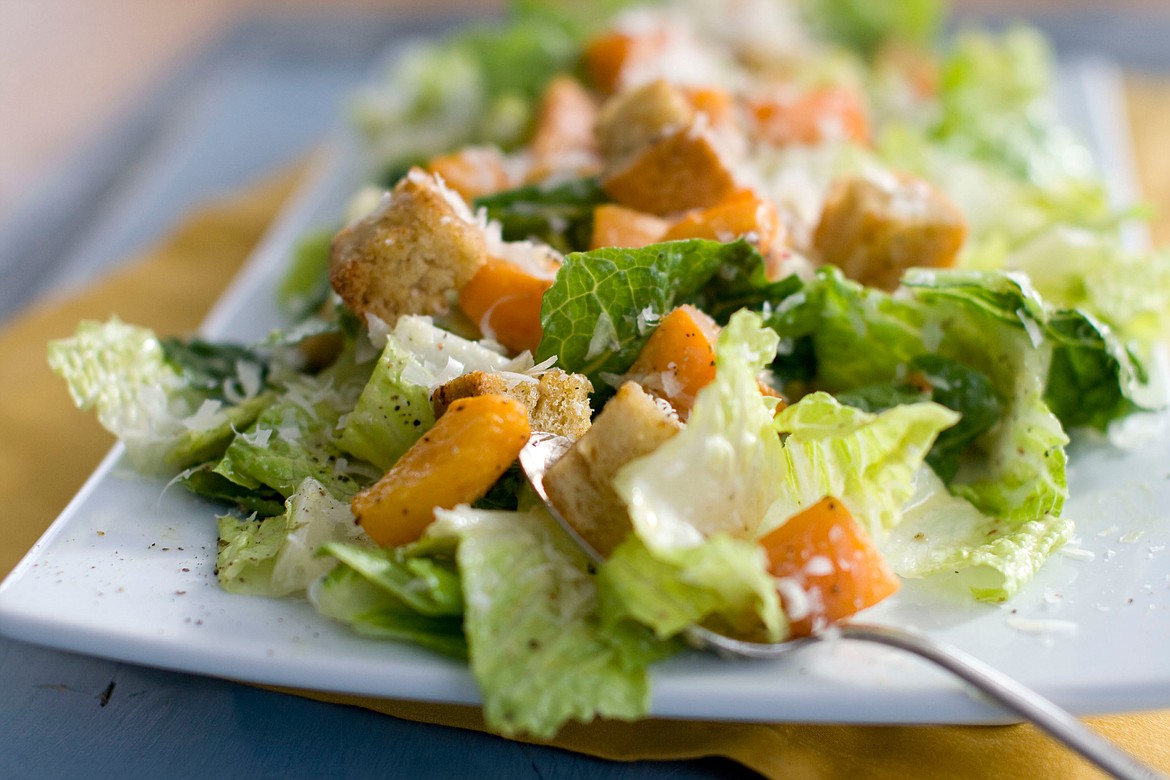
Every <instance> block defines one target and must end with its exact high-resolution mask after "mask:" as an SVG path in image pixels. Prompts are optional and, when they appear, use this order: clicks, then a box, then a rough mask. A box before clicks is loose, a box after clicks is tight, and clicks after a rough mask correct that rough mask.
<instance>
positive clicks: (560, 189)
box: [474, 179, 609, 252]
mask: <svg viewBox="0 0 1170 780" xmlns="http://www.w3.org/2000/svg"><path fill="white" fill-rule="evenodd" d="M608 202H609V196H608V195H606V194H605V192H604V191H603V190H602V189H601V186H600V185H599V184H598V182H597V180H596V179H575V180H573V181H567V182H563V183H559V184H554V185H545V184H529V185H526V186H523V187H518V188H516V189H512V190H506V191H504V192H498V193H494V194H492V195H485V196H483V197H480V198H476V200H475V203H474V207H475V208H476V209H480V208H483V209H486V210H487V216H488V219H491V220H495V221H496V222H499V223H500V228H501V234H502V236H503V238H504V240H505V241H530V240H537V241H543V242H544V243H546V244H549V245H550V246H552V247H553V248H555V249H557V250H558V251H560V252H579V251H583V250H585V249H588V248H589V242H590V239H591V238H592V236H593V210H594V209H595V208H596V207H597V206H598V205H599V204H601V203H608Z"/></svg>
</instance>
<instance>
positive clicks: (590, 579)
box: [49, 0, 1170, 737]
mask: <svg viewBox="0 0 1170 780" xmlns="http://www.w3.org/2000/svg"><path fill="white" fill-rule="evenodd" d="M604 5H605V12H604V13H602V12H601V11H599V10H598V8H596V7H591V8H590V9H589V10H588V11H587V12H586V11H579V10H575V9H574V8H573V6H572V5H571V4H568V3H556V2H551V0H550V1H547V2H537V1H536V0H529V1H528V2H518V3H517V4H516V5H515V7H514V9H513V13H512V19H511V21H510V23H509V24H508V25H506V26H502V27H494V28H484V29H474V30H471V31H468V32H463V33H460V34H458V35H456V36H454V37H451V38H449V39H446V40H443V41H438V42H431V43H428V44H425V45H419V46H417V47H415V48H412V49H411V50H409V51H408V52H406V53H405V54H404V55H403V56H402V57H400V58H399V59H397V60H396V61H395V63H394V64H393V66H392V67H391V68H390V69H389V71H388V72H387V73H386V74H385V75H384V77H383V78H382V79H381V80H379V81H377V82H376V83H374V84H372V85H371V86H370V87H369V88H368V89H367V90H366V91H365V92H363V93H362V94H361V95H359V96H358V97H357V99H356V101H355V104H354V107H353V111H354V121H355V123H356V125H357V126H358V127H359V128H360V130H361V132H362V134H363V136H364V137H365V138H366V140H367V141H368V144H367V146H368V151H369V154H370V156H371V159H372V160H373V161H374V162H375V164H374V165H373V166H371V170H372V171H374V173H373V174H372V175H371V183H370V185H369V186H368V187H367V188H364V189H363V190H362V191H360V192H358V193H356V194H355V196H354V198H353V200H352V202H351V205H350V208H349V213H348V214H346V215H338V218H339V222H338V224H337V225H334V226H330V227H328V228H327V229H324V230H322V231H320V232H319V233H316V234H312V235H308V236H306V237H305V238H304V240H303V241H302V242H301V244H300V246H299V248H298V250H297V252H296V254H295V256H294V257H292V258H290V264H289V271H288V274H287V277H286V279H285V281H284V283H283V285H282V287H281V289H280V290H279V295H280V299H281V301H282V304H283V305H284V307H285V308H286V310H287V312H288V315H289V319H288V322H287V324H286V325H284V326H282V327H281V328H280V329H278V330H276V331H273V333H272V334H271V335H270V336H269V337H268V338H267V339H266V340H265V341H263V342H262V343H257V344H229V343H210V342H207V341H205V340H202V339H199V338H175V337H169V336H160V335H158V334H155V333H153V332H152V331H150V330H149V329H146V328H142V327H137V326H134V325H129V324H126V323H122V322H120V321H118V320H116V319H115V320H111V321H108V322H105V323H97V322H87V323H83V324H81V326H80V327H79V328H78V331H77V333H76V335H75V336H73V337H72V338H69V339H64V340H61V341H57V342H53V343H52V344H50V346H49V362H50V364H51V365H52V366H53V368H54V369H55V370H56V371H57V372H58V373H60V374H61V375H62V377H63V378H64V379H65V381H66V382H67V383H68V385H69V388H70V390H71V392H72V394H73V397H74V399H75V400H76V402H77V404H78V405H79V406H80V407H82V408H91V409H93V410H95V411H96V413H97V415H98V417H99V419H100V420H101V422H102V423H103V425H105V426H106V427H107V428H108V429H109V430H111V431H112V432H113V433H115V434H116V435H117V436H118V437H119V439H120V440H121V441H122V442H123V443H124V445H125V453H126V456H127V458H128V459H129V460H130V462H131V463H132V464H133V465H134V466H135V467H136V468H137V469H139V470H140V471H142V472H143V473H146V474H152V475H156V476H158V477H159V479H160V485H161V484H162V483H163V482H165V481H166V480H170V482H169V483H168V485H169V484H179V485H182V486H183V487H184V488H186V489H188V490H190V491H192V492H193V493H195V494H197V495H200V496H203V497H206V498H207V499H209V500H210V501H212V502H214V504H209V507H210V506H214V507H216V508H215V509H214V510H212V509H210V508H209V512H208V522H209V524H210V523H211V522H212V516H213V515H215V514H218V517H217V519H216V520H215V522H216V527H217V533H218V538H219V547H218V556H217V569H216V575H217V577H218V580H219V583H220V585H221V586H222V587H223V588H224V589H225V590H228V591H230V592H233V593H238V594H241V595H245V596H260V597H270V598H283V597H288V598H300V597H304V598H308V599H309V601H310V602H311V603H312V604H313V605H314V606H315V607H316V609H317V610H318V611H319V612H320V613H321V614H322V615H323V616H325V617H327V618H329V619H332V620H336V621H339V622H341V623H343V624H345V625H347V626H349V627H350V628H351V629H352V630H353V631H355V632H358V633H360V634H363V635H367V636H370V637H372V638H378V639H386V640H394V641H402V642H412V643H415V644H418V645H421V646H423V647H425V648H428V649H429V650H432V651H434V652H436V653H440V654H444V655H447V656H450V657H452V658H456V659H460V660H462V661H465V662H466V663H467V664H468V666H469V668H470V670H471V672H472V674H473V675H474V677H475V680H476V681H477V683H478V685H479V688H480V691H481V693H482V697H483V702H484V713H485V718H486V720H487V722H488V724H489V725H490V726H491V727H492V728H494V729H495V730H497V731H499V732H500V733H502V734H505V735H516V734H529V735H532V736H536V737H551V736H552V735H554V734H555V733H556V732H557V730H558V729H559V728H560V727H561V726H562V725H563V724H564V723H565V722H567V721H570V720H579V721H589V720H591V719H593V718H595V717H606V718H623V719H633V718H637V717H640V716H642V715H644V714H645V713H646V712H647V709H648V706H649V699H650V686H649V679H650V678H649V671H650V669H651V667H652V665H653V664H654V663H655V662H657V661H660V660H662V659H664V658H666V657H668V656H670V655H673V654H675V653H678V652H682V651H684V643H683V642H682V641H681V637H682V636H683V635H684V633H685V632H686V630H687V629H688V628H689V627H691V626H695V625H700V624H701V625H703V626H706V627H708V628H712V629H714V630H717V631H720V632H723V633H726V634H729V635H733V636H736V637H740V638H744V639H751V640H759V641H783V640H785V639H788V638H790V637H794V636H801V635H806V634H809V633H813V632H818V631H822V630H824V629H826V627H830V626H831V625H832V624H833V622H835V621H838V620H841V619H844V618H847V617H849V616H851V615H853V614H855V613H857V612H859V611H861V610H864V609H866V608H868V607H870V606H872V605H873V604H876V603H878V602H880V601H881V600H883V599H885V598H887V597H889V596H890V595H892V594H893V593H895V592H896V591H897V590H898V588H899V583H900V582H901V581H902V580H903V579H906V578H916V579H926V580H927V581H928V582H937V583H938V584H939V588H940V589H943V588H946V589H948V590H951V591H953V590H955V586H956V584H957V585H959V586H960V587H961V590H962V591H963V592H964V593H965V594H966V595H965V596H964V597H965V598H968V599H975V600H983V601H988V602H1001V601H1005V600H1008V599H1010V598H1012V596H1013V595H1014V594H1016V593H1017V592H1019V591H1020V589H1021V588H1024V587H1026V585H1027V583H1028V581H1029V580H1030V579H1031V578H1032V577H1033V575H1034V574H1035V573H1036V572H1037V571H1038V570H1039V568H1040V567H1041V566H1042V565H1043V564H1044V562H1045V560H1046V559H1048V558H1049V557H1050V556H1051V555H1052V554H1053V552H1054V551H1055V550H1057V549H1058V548H1060V546H1061V545H1063V544H1064V543H1066V542H1067V541H1068V540H1069V539H1070V538H1072V535H1073V533H1074V528H1073V524H1072V522H1071V521H1070V520H1069V519H1067V518H1065V517H1062V508H1063V504H1064V501H1065V499H1066V498H1067V495H1068V483H1067V478H1066V467H1067V461H1068V456H1067V451H1066V445H1068V443H1069V442H1070V437H1071V436H1093V435H1099V434H1100V433H1103V432H1108V431H1109V430H1110V428H1111V426H1113V424H1114V423H1116V422H1117V421H1119V420H1122V419H1123V418H1127V417H1129V416H1131V415H1133V414H1135V413H1138V412H1141V411H1143V410H1146V409H1149V408H1151V407H1153V406H1155V405H1157V404H1158V402H1159V399H1158V393H1157V392H1156V388H1155V387H1153V386H1152V383H1151V382H1150V381H1149V376H1150V373H1151V367H1152V366H1154V365H1156V363H1157V360H1158V355H1159V352H1158V350H1159V345H1160V344H1161V342H1162V341H1163V340H1164V339H1165V337H1166V336H1167V333H1168V332H1170V322H1168V321H1167V320H1168V318H1170V263H1167V258H1166V257H1165V255H1164V254H1162V253H1158V252H1135V251H1132V250H1130V249H1128V248H1126V247H1124V246H1123V245H1122V242H1121V237H1120V236H1121V228H1122V226H1123V225H1124V224H1125V223H1126V222H1127V221H1128V220H1130V219H1133V218H1135V217H1136V215H1135V214H1133V213H1129V212H1118V211H1116V210H1115V209H1113V208H1111V207H1110V205H1109V203H1108V200H1107V198H1106V195H1105V192H1104V189H1103V186H1102V184H1101V182H1100V181H1099V180H1098V179H1097V178H1096V177H1095V174H1094V172H1093V171H1092V170H1091V168H1090V166H1089V165H1088V160H1087V156H1086V154H1085V153H1084V150H1083V149H1082V148H1081V147H1080V146H1079V145H1078V144H1077V142H1076V139H1075V138H1073V137H1071V134H1070V133H1069V132H1068V130H1067V129H1066V128H1065V127H1064V126H1063V125H1061V124H1060V123H1059V121H1058V119H1057V117H1056V116H1055V112H1054V110H1053V108H1052V106H1051V105H1050V103H1049V102H1048V92H1049V82H1050V68H1051V57H1050V55H1049V53H1048V51H1047V49H1046V48H1045V45H1044V43H1043V41H1042V40H1041V39H1040V38H1039V37H1038V36H1037V35H1036V34H1035V33H1033V32H1032V31H1029V30H1027V29H1022V28H1021V29H1013V30H1009V31H1007V32H1005V33H1003V34H998V35H991V34H987V33H963V34H960V35H958V36H957V37H956V38H955V39H954V40H953V41H952V42H951V43H950V44H949V45H948V47H947V49H946V50H945V52H943V53H937V52H935V51H934V50H933V49H932V48H931V44H932V42H933V41H934V40H935V38H936V36H937V26H938V24H939V23H940V22H941V20H942V19H943V17H944V15H945V9H944V8H943V7H942V6H941V5H940V4H939V3H937V2H935V0H916V1H915V2H906V3H899V4H886V5H879V4H872V3H863V2H855V1H854V0H805V1H804V2H801V3H795V2H794V3H791V4H790V3H785V2H781V0H738V1H737V2H732V3H725V4H719V6H718V7H715V6H714V5H713V4H709V3H701V2H687V1H684V0H679V1H678V2H672V3H669V4H662V3H659V4H651V5H633V4H627V3H620V2H612V3H607V4H604ZM534 432H544V433H553V434H557V435H560V436H564V437H566V438H568V439H569V440H571V441H572V442H573V445H572V447H571V448H570V449H569V450H568V452H567V453H566V455H565V456H564V457H563V458H562V459H561V460H559V461H558V462H557V463H556V464H554V466H553V467H552V468H551V469H550V471H549V472H548V474H547V476H546V485H547V486H548V489H549V491H550V494H551V495H552V498H553V501H554V503H555V504H556V506H557V509H558V510H559V511H560V513H561V514H563V515H564V516H565V518H566V519H567V520H568V522H569V523H570V524H571V525H572V526H573V528H574V529H575V531H576V532H577V533H578V534H579V535H580V536H581V537H583V538H584V539H585V540H586V541H587V542H588V543H589V545H590V546H592V547H593V548H594V549H596V550H598V551H600V552H601V553H602V555H603V560H602V562H600V563H597V564H595V563H593V562H592V561H591V559H590V558H589V557H588V556H587V555H586V554H585V552H583V551H582V549H580V547H579V546H578V544H577V542H576V541H575V540H574V539H573V538H572V537H571V536H570V535H569V534H568V533H567V532H566V531H565V530H564V529H563V528H562V527H561V526H560V525H559V524H558V523H557V522H556V521H554V520H553V518H552V517H551V516H550V515H549V513H548V511H547V510H546V509H544V507H543V504H541V502H540V501H539V500H538V499H537V498H536V496H535V494H534V493H533V492H532V490H531V488H530V487H528V485H527V484H526V482H525V480H524V478H523V475H522V474H521V472H520V471H519V468H518V466H517V465H516V457H517V455H518V453H519V452H520V449H521V448H522V447H523V446H524V445H525V443H526V442H527V441H528V440H529V438H530V436H531V435H532V433H534Z"/></svg>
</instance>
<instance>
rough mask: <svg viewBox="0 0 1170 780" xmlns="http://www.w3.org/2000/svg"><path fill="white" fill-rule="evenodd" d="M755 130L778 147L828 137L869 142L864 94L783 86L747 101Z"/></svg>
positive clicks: (839, 88) (832, 88)
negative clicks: (802, 90) (800, 89)
mask: <svg viewBox="0 0 1170 780" xmlns="http://www.w3.org/2000/svg"><path fill="white" fill-rule="evenodd" d="M748 111H749V112H750V114H751V115H752V117H753V118H754V120H755V125H756V133H757V135H758V136H759V137H760V138H762V139H763V140H765V141H767V142H768V143H771V144H775V145H777V146H787V145H789V144H815V143H819V142H821V141H828V140H848V141H855V142H857V143H866V142H867V141H868V140H869V117H868V115H867V113H866V110H865V104H864V103H863V102H862V99H861V96H860V95H859V94H858V93H857V92H856V91H854V90H851V89H846V88H844V87H825V88H822V89H817V90H812V91H810V92H801V91H798V90H796V89H793V88H787V87H786V88H782V89H777V90H774V91H772V92H771V93H769V94H767V95H762V96H757V97H754V98H752V99H750V100H749V101H748Z"/></svg>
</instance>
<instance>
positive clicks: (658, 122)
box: [597, 79, 695, 166]
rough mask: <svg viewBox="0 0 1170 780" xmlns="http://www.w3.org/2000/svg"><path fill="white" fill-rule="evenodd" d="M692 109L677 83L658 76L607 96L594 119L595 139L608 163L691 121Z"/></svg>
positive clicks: (613, 162)
mask: <svg viewBox="0 0 1170 780" xmlns="http://www.w3.org/2000/svg"><path fill="white" fill-rule="evenodd" d="M694 118H695V109H694V106H692V105H691V102H690V101H689V100H688V99H687V96H686V94H685V93H684V92H683V91H682V90H681V89H679V88H678V87H677V86H675V85H673V84H670V83H669V82H666V81H663V80H661V79H658V80H657V81H651V82H649V83H647V84H644V85H642V86H640V87H637V88H635V89H631V90H627V91H625V92H621V93H619V94H617V95H615V96H614V97H612V98H610V99H609V100H608V101H607V102H606V103H605V104H604V105H603V106H602V107H601V114H600V115H599V116H598V118H597V141H598V144H599V145H600V146H601V153H602V155H603V156H604V157H605V161H606V163H607V164H608V165H610V166H620V165H621V164H622V163H623V162H624V161H625V159H626V158H627V157H629V156H630V155H631V154H633V153H634V152H637V151H638V150H640V149H641V148H642V147H644V146H647V145H648V144H650V143H651V142H652V141H654V140H655V139H656V138H658V137H659V136H661V135H665V134H666V133H667V132H668V131H670V130H675V129H677V128H679V127H683V126H685V125H688V124H690V123H691V121H692V120H693V119H694Z"/></svg>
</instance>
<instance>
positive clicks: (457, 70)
mask: <svg viewBox="0 0 1170 780" xmlns="http://www.w3.org/2000/svg"><path fill="white" fill-rule="evenodd" d="M576 56H577V47H576V45H575V43H574V40H573V37H572V36H571V35H570V34H569V32H568V31H567V30H566V29H565V28H564V27H563V26H562V25H560V24H558V23H557V22H555V21H552V20H548V19H542V18H536V17H533V18H528V19H519V20H517V21H516V22H515V23H514V24H510V25H508V26H506V27H478V28H473V29H471V30H468V31H466V32H463V33H460V34H458V35H454V36H451V37H449V38H447V39H445V40H441V41H438V42H434V43H429V44H421V43H420V44H415V45H413V46H410V47H406V48H405V50H404V51H402V52H401V53H400V55H399V56H398V57H396V58H395V59H394V60H393V61H392V62H391V63H389V64H388V66H387V68H386V70H385V72H384V74H383V75H382V76H381V78H379V79H378V81H377V82H376V83H374V84H373V85H371V86H370V87H368V88H367V89H365V90H363V91H362V92H361V93H360V94H359V95H358V97H357V99H356V100H355V101H354V102H353V104H352V106H351V115H352V117H353V121H354V122H355V124H356V125H357V126H358V128H359V129H360V130H361V131H362V132H363V133H364V134H365V136H366V138H367V140H368V142H369V146H370V148H371V150H372V152H373V155H374V157H375V159H376V160H378V161H379V162H380V163H381V164H382V165H383V166H384V167H385V168H387V169H401V167H402V166H403V165H404V164H409V163H412V162H417V161H421V160H426V159H428V158H430V157H433V156H435V155H437V154H441V153H443V152H447V151H450V150H452V149H456V148H458V147H460V146H464V145H467V144H477V143H478V144H486V143H495V144H499V145H501V146H505V147H507V146H511V145H514V144H516V143H518V142H520V141H521V140H523V137H524V134H525V133H526V132H527V131H528V129H529V125H530V123H531V120H532V117H533V115H534V113H535V106H536V101H537V100H538V98H539V97H540V94H541V92H542V91H543V89H544V86H545V84H547V82H548V80H549V79H550V78H551V77H552V76H553V75H554V74H556V73H558V72H563V71H566V70H568V69H570V68H571V67H572V65H573V62H574V60H575V58H576Z"/></svg>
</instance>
